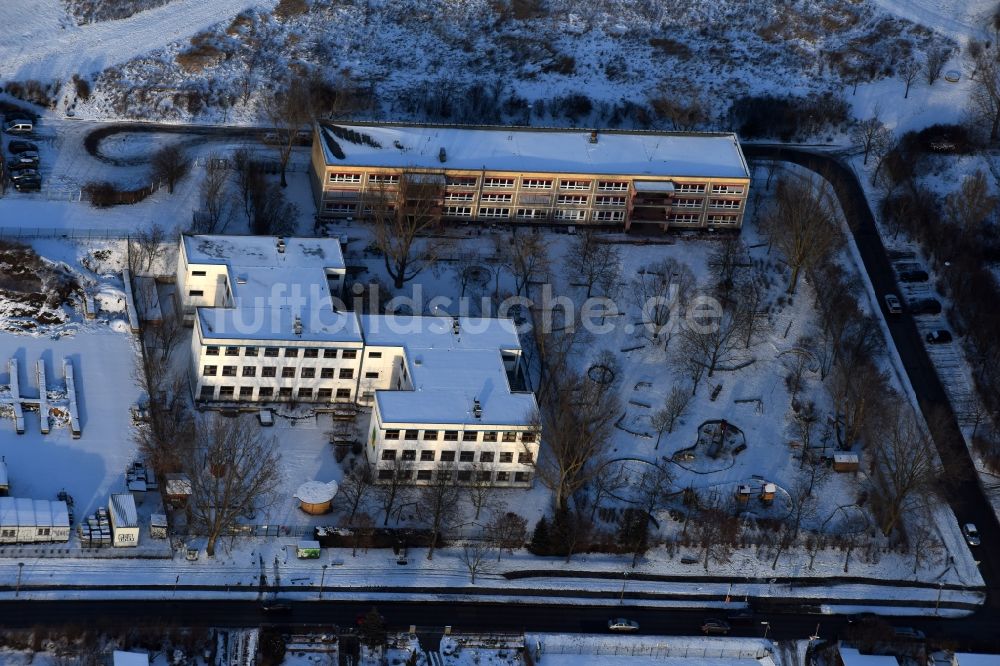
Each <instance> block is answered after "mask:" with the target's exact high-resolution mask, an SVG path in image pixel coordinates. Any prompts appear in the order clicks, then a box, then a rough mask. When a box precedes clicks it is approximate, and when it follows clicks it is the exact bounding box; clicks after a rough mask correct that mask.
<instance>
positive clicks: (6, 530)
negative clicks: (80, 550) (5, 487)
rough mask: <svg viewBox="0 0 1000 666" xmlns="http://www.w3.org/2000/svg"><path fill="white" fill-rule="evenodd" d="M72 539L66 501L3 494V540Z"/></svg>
mask: <svg viewBox="0 0 1000 666" xmlns="http://www.w3.org/2000/svg"><path fill="white" fill-rule="evenodd" d="M49 541H69V508H68V507H67V506H66V502H63V501H56V502H53V501H49V500H33V499H28V498H25V497H0V543H43V542H49Z"/></svg>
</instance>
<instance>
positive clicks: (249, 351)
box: [243, 347, 257, 356]
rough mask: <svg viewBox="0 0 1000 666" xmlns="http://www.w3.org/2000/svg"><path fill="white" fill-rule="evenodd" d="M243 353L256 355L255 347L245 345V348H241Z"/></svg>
mask: <svg viewBox="0 0 1000 666" xmlns="http://www.w3.org/2000/svg"><path fill="white" fill-rule="evenodd" d="M243 355H244V356H256V355H257V348H256V347H247V348H246V349H244V350H243Z"/></svg>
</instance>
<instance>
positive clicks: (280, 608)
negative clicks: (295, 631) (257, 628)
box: [260, 601, 292, 614]
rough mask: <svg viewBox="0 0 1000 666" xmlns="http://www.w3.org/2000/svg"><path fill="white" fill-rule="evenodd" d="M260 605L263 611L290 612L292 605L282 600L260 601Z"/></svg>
mask: <svg viewBox="0 0 1000 666" xmlns="http://www.w3.org/2000/svg"><path fill="white" fill-rule="evenodd" d="M260 607H261V608H262V609H263V610H264V612H265V613H282V614H283V613H291V612H292V605H291V604H290V603H287V602H284V601H269V602H265V603H262V604H261V605H260Z"/></svg>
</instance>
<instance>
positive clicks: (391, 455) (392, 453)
mask: <svg viewBox="0 0 1000 666" xmlns="http://www.w3.org/2000/svg"><path fill="white" fill-rule="evenodd" d="M395 459H396V449H386V450H385V451H383V452H382V460H395Z"/></svg>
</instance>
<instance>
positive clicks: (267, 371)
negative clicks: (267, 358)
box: [260, 365, 278, 377]
mask: <svg viewBox="0 0 1000 666" xmlns="http://www.w3.org/2000/svg"><path fill="white" fill-rule="evenodd" d="M277 372H278V368H276V367H274V366H273V365H265V366H264V367H263V368H261V369H260V376H261V377H276V376H277V374H276V373H277Z"/></svg>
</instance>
